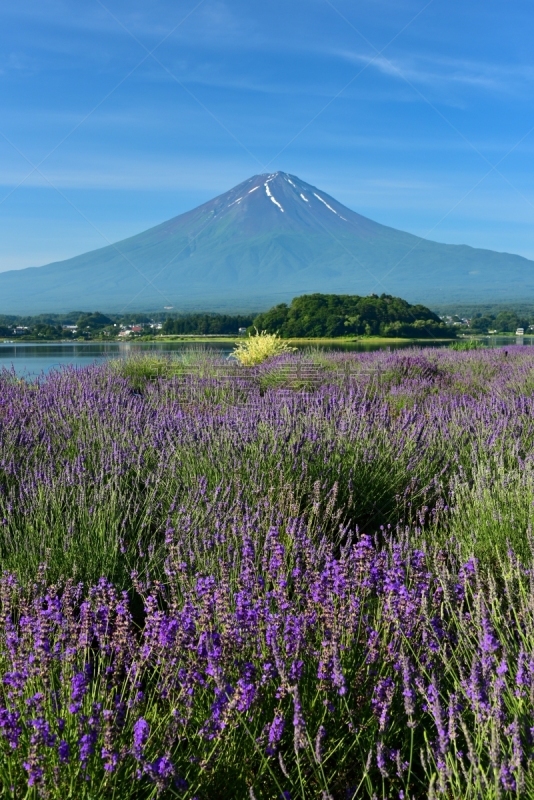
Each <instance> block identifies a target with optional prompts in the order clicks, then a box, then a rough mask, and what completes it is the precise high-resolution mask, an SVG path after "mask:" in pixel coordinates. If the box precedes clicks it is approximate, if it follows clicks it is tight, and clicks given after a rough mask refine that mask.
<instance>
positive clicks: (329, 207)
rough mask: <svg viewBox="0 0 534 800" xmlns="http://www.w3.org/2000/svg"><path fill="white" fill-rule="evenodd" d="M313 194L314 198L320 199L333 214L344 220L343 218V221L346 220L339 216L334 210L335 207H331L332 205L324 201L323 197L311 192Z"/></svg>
mask: <svg viewBox="0 0 534 800" xmlns="http://www.w3.org/2000/svg"><path fill="white" fill-rule="evenodd" d="M313 196H314V197H316V198H317V200H320V201H321V203H324V204H325V206H326V207H327V208H328V209H329V210H330V211H332V213H333V214H335V215H336V216H338V217H339V218H340V219H344V220H345V222H346V221H347V220H346V219H345V217H342V216H341V214H338V213H337V211H336V210H335V208H332V206H329V205H328V203H327V202H326V200H323V198H322V197H319V195H318V194H316V193H315V192H314V193H313Z"/></svg>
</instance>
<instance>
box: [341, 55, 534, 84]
mask: <svg viewBox="0 0 534 800" xmlns="http://www.w3.org/2000/svg"><path fill="white" fill-rule="evenodd" d="M330 52H331V53H332V55H334V54H335V55H337V56H338V57H339V58H342V59H343V60H345V61H349V62H351V63H355V64H362V65H368V68H370V69H373V70H376V71H378V72H380V73H382V74H383V75H387V76H388V77H392V78H397V79H400V80H403V79H406V80H408V81H411V82H413V83H417V84H424V85H427V86H430V87H432V88H434V89H436V88H440V87H443V86H451V85H457V86H458V85H461V86H467V87H471V88H475V89H483V90H486V91H490V92H510V91H511V90H515V91H517V90H519V89H520V88H521V87H523V88H526V87H527V86H531V84H532V83H533V82H534V66H533V65H530V64H502V63H490V62H484V61H472V60H468V59H460V58H451V57H446V56H435V55H432V56H428V55H419V56H414V55H410V56H392V57H389V56H387V57H386V56H383V55H376V54H374V53H372V52H371V53H361V52H356V51H352V50H337V51H330Z"/></svg>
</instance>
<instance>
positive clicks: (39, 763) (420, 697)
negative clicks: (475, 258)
mask: <svg viewBox="0 0 534 800" xmlns="http://www.w3.org/2000/svg"><path fill="white" fill-rule="evenodd" d="M533 517H534V356H532V355H530V354H529V352H528V351H527V352H526V351H525V349H523V348H521V347H517V348H516V347H510V348H508V349H507V350H504V349H502V350H493V351H489V350H476V351H472V352H454V351H450V350H425V351H422V350H409V351H408V350H404V351H402V352H399V353H390V352H378V353H368V354H340V353H338V354H325V353H311V352H310V353H307V354H296V355H289V356H283V357H280V358H278V359H274V360H272V361H271V362H266V363H265V364H264V365H262V366H259V367H249V368H246V367H240V366H238V365H237V364H231V363H229V362H228V361H223V360H222V358H220V357H218V356H216V355H215V354H213V355H209V354H206V353H204V354H198V359H197V363H192V362H191V363H178V362H171V361H165V360H161V359H160V360H159V361H158V360H154V359H153V360H152V361H150V359H144V360H143V359H138V360H137V361H132V362H118V363H115V364H113V363H112V364H107V365H103V366H95V367H90V368H84V369H81V370H74V369H70V370H69V369H65V370H61V371H57V372H53V373H51V374H49V375H48V376H46V377H43V378H42V379H41V380H39V381H37V382H34V383H31V382H26V381H23V380H20V379H18V378H17V377H16V376H15V374H14V373H10V372H7V371H4V372H3V373H2V374H1V376H0V554H1V559H2V577H1V580H0V787H1V788H0V796H1V797H2V798H4V797H5V798H38V797H45V798H52V799H55V798H61V799H62V800H66V799H67V798H73V799H74V798H80V800H82V799H86V800H89V799H90V798H94V799H95V800H96V798H116V799H117V800H124V799H126V798H132V799H133V798H135V800H145V798H153V797H165V798H167V797H168V798H182V799H183V800H194V798H197V800H218V799H219V798H221V800H222V798H235V800H241V798H243V800H248V799H252V800H254V798H257V800H261V799H262V798H263V800H271V799H274V798H286V799H288V800H289V798H290V799H291V800H297V799H300V800H313V799H314V798H317V800H327V799H329V798H331V800H350V799H351V798H353V799H354V800H356V798H369V800H371V798H377V800H385V798H388V800H389V798H398V799H399V800H408V799H409V798H417V799H418V798H438V797H443V798H447V800H450V799H451V798H453V799H456V798H458V799H459V798H469V799H471V798H473V799H474V798H481V799H482V798H483V799H484V800H487V799H491V798H522V797H530V796H534V541H533V537H532V530H531V525H532V519H533Z"/></svg>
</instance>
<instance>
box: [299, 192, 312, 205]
mask: <svg viewBox="0 0 534 800" xmlns="http://www.w3.org/2000/svg"><path fill="white" fill-rule="evenodd" d="M300 196H301V197H302V199H303V200H304V202H305V203H309V202H310V201H309V200H308V198H307V197H304V195H303V194H302V192H301V193H300Z"/></svg>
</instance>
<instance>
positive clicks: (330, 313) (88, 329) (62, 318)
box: [0, 294, 534, 341]
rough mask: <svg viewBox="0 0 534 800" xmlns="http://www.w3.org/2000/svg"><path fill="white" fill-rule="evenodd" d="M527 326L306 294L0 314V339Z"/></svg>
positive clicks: (512, 319)
mask: <svg viewBox="0 0 534 800" xmlns="http://www.w3.org/2000/svg"><path fill="white" fill-rule="evenodd" d="M533 327H534V307H533V308H532V309H529V308H528V307H523V308H521V309H518V310H514V309H509V308H502V307H499V306H494V307H481V310H478V311H477V310H476V309H473V310H472V311H471V313H470V315H469V318H466V317H465V316H463V315H462V312H461V311H460V312H459V314H454V313H452V314H447V315H446V316H445V315H443V316H441V317H440V316H438V314H436V313H435V312H433V311H431V310H430V309H429V308H427V307H426V306H423V305H419V304H416V305H412V304H410V303H408V302H407V301H406V300H403V299H402V298H400V297H393V296H391V295H387V294H381V295H380V296H378V295H375V294H372V295H368V296H365V297H360V296H358V295H338V294H309V295H302V296H300V297H296V298H294V299H293V300H292V302H291V303H289V304H287V303H279V304H278V305H275V306H273V307H272V308H271V309H269V310H268V311H264V312H260V313H257V312H249V313H246V312H243V313H241V314H229V313H216V312H189V313H176V312H175V313H173V312H169V311H164V312H162V311H159V312H154V313H151V314H147V313H130V314H109V315H108V314H103V313H101V312H98V311H95V312H82V311H73V312H70V313H65V314H41V315H38V316H33V317H29V316H14V315H12V316H6V315H4V316H2V315H0V337H1V338H9V339H12V338H15V337H16V338H17V339H22V340H24V339H26V340H32V341H34V340H46V341H53V340H65V339H67V340H68V339H72V340H80V339H110V338H119V337H120V336H129V335H131V336H134V337H143V336H145V337H154V336H158V335H163V336H237V335H238V334H242V335H243V334H246V333H252V332H254V330H258V331H266V332H267V333H277V334H278V335H279V336H280V337H281V338H283V339H290V338H291V339H298V338H338V337H349V338H354V337H362V336H383V337H386V338H391V337H395V338H397V337H398V338H417V339H424V338H454V337H455V336H456V335H457V333H460V332H462V333H473V334H488V333H493V332H495V333H514V332H515V331H516V329H517V328H523V329H524V330H525V332H527V331H528V330H529V328H531V329H532V328H533Z"/></svg>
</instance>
